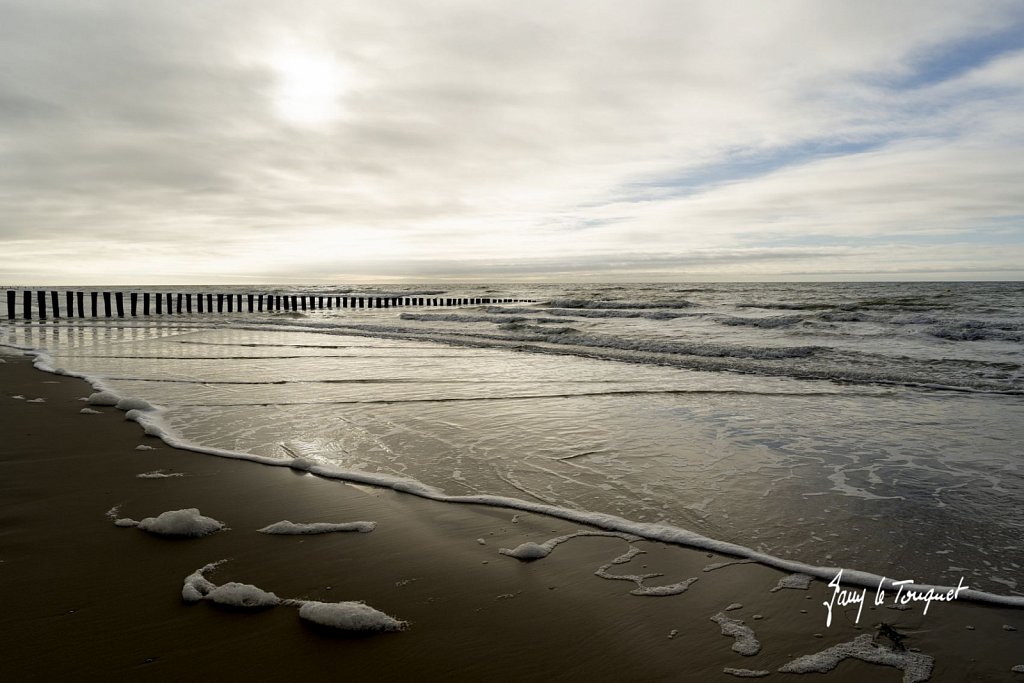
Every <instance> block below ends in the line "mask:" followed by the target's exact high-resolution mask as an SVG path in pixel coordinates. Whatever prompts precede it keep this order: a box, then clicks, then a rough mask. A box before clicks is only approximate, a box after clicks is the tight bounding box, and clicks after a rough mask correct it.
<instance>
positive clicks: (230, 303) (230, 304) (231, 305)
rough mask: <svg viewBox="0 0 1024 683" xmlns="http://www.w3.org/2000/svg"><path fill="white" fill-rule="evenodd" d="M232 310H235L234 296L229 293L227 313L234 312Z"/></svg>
mask: <svg viewBox="0 0 1024 683" xmlns="http://www.w3.org/2000/svg"><path fill="white" fill-rule="evenodd" d="M234 312H235V297H234V296H233V295H231V294H228V313H234Z"/></svg>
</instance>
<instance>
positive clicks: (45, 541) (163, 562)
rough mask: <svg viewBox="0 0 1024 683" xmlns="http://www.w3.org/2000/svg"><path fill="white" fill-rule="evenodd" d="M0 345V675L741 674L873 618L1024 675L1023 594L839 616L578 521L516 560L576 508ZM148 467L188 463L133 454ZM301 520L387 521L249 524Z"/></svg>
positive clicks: (869, 671)
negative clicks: (436, 491)
mask: <svg viewBox="0 0 1024 683" xmlns="http://www.w3.org/2000/svg"><path fill="white" fill-rule="evenodd" d="M0 358H3V359H4V360H5V361H6V362H5V363H2V364H0V605H2V611H0V642H2V643H3V652H2V655H0V680H39V681H48V680H81V681H93V680H95V681H107V680H182V679H186V680H200V679H203V680H205V679H213V678H217V679H220V680H226V681H232V680H243V679H249V680H251V679H254V678H255V679H257V680H274V679H277V678H284V677H286V676H287V677H288V678H289V679H295V680H302V679H311V680H329V679H330V680H333V679H336V678H338V677H345V678H348V679H355V680H362V679H368V678H370V677H373V678H375V679H379V680H412V679H416V680H467V681H469V680H473V681H479V680H488V681H522V680H563V681H584V680H585V681H661V680H665V681H668V680H673V681H679V680H693V681H703V680H723V681H728V680H736V679H735V678H734V677H733V676H731V675H729V674H727V673H724V669H725V668H727V667H731V668H735V669H749V670H760V671H767V672H771V673H770V675H769V676H767V678H768V679H769V680H792V681H803V680H806V679H807V676H806V675H800V674H792V673H779V672H778V669H779V668H780V667H782V666H783V665H785V664H786V663H787V662H789V661H791V660H793V659H795V658H796V657H799V656H801V655H806V654H812V653H815V652H819V651H821V650H824V649H826V648H828V647H830V646H833V645H836V644H839V643H845V642H849V641H851V640H853V639H854V638H855V637H857V636H860V635H863V634H869V635H871V636H875V634H876V631H875V628H874V627H875V625H876V624H878V623H879V622H886V623H888V624H891V625H893V626H894V627H895V628H896V629H897V631H898V632H899V633H901V634H903V635H905V636H906V639H905V640H904V644H905V645H906V646H907V647H908V648H912V649H918V650H920V651H921V652H922V653H923V654H926V655H930V656H932V657H934V658H935V663H934V671H933V673H932V676H931V680H935V681H953V680H1015V679H1016V680H1024V676H1022V675H1021V674H1015V673H1012V672H1011V667H1013V666H1014V665H1019V664H1022V663H1024V655H1020V654H1019V653H1021V652H1024V610H1014V609H1003V608H995V607H990V606H984V605H977V604H970V603H967V602H963V601H959V602H954V603H949V604H946V603H936V604H933V605H932V606H931V608H930V610H929V613H928V614H927V615H923V614H922V613H921V611H922V608H921V606H920V605H917V604H915V605H911V606H910V608H909V609H904V610H896V609H891V608H890V607H888V606H883V607H872V606H870V605H868V606H865V607H864V612H863V614H862V616H861V619H860V623H859V625H855V624H853V623H852V622H853V618H854V615H855V614H856V608H855V607H851V608H849V609H847V610H846V611H845V612H843V613H839V610H838V608H836V610H837V613H836V616H835V617H834V618H833V623H832V626H831V627H830V628H826V626H825V616H826V614H825V608H824V606H823V605H822V602H823V601H826V600H828V598H829V596H830V595H831V591H832V589H831V588H829V587H827V586H826V585H825V582H823V581H814V582H813V583H812V584H811V585H810V588H809V589H808V590H794V589H785V590H779V591H776V592H771V589H772V588H773V587H774V586H775V585H776V584H777V583H778V581H779V580H780V579H781V578H782V577H783V576H784V574H783V573H781V572H779V571H777V570H774V569H770V568H767V567H762V566H759V565H756V564H738V565H732V566H728V567H724V568H721V569H717V570H714V571H703V570H704V568H706V567H708V566H709V565H712V564H714V563H720V562H727V561H729V560H730V559H732V558H728V557H724V556H721V555H714V554H710V553H706V552H703V551H698V550H693V549H687V548H679V547H674V546H666V545H664V544H660V543H652V542H646V541H637V542H634V543H632V544H627V542H626V541H624V540H622V539H618V538H605V537H582V538H575V539H573V540H571V541H568V542H566V543H564V544H562V545H559V546H558V547H557V548H555V550H554V551H553V552H552V553H551V554H550V555H549V556H548V557H546V558H544V559H542V560H538V561H535V562H530V563H525V562H520V561H518V560H516V559H513V558H510V557H506V556H503V555H501V554H499V553H498V549H499V548H514V547H516V546H518V545H519V544H520V543H523V542H525V541H534V542H537V543H541V542H543V541H545V540H547V539H549V538H552V537H554V536H559V535H562V534H569V533H573V532H576V531H579V530H581V528H583V527H580V525H577V524H571V523H568V522H565V521H562V520H557V519H551V518H547V517H543V516H539V515H532V514H523V513H516V512H515V511H513V510H503V509H496V508H488V507H481V506H472V505H453V504H446V503H437V502H433V501H428V500H423V499H419V498H416V497H413V496H410V495H405V494H400V493H396V492H394V491H391V490H381V489H375V488H370V487H363V486H354V485H348V484H343V483H339V482H337V481H328V480H323V479H319V478H317V477H315V476H312V475H309V474H303V473H297V472H295V471H292V470H287V469H284V468H273V467H265V466H261V465H258V464H255V463H251V462H244V461H235V460H229V459H223V458H217V457H213V456H209V455H201V454H196V453H192V452H189V451H183V450H178V449H173V448H170V447H168V446H166V445H165V444H163V443H162V442H161V441H159V440H157V439H155V438H153V437H149V436H145V435H144V434H143V432H142V430H141V429H140V427H139V426H138V425H137V424H135V423H132V422H128V421H126V420H125V418H124V413H122V412H121V411H119V410H116V409H114V408H97V407H95V406H93V407H92V408H93V409H95V410H97V411H99V413H100V414H82V413H81V412H80V411H81V409H82V408H84V407H86V405H87V404H85V403H84V402H82V401H81V400H80V399H81V398H82V397H85V396H88V395H89V394H90V393H91V391H92V390H91V388H90V387H89V386H88V385H87V384H86V383H84V382H82V381H80V380H76V379H72V378H68V377H63V376H54V375H49V374H46V373H42V372H40V371H37V370H35V369H34V368H33V367H32V366H31V364H30V362H29V361H28V360H27V359H25V358H23V357H18V356H14V355H0ZM17 397H21V398H17ZM36 399H43V401H37V400H36ZM139 445H145V446H150V447H152V448H153V450H137V449H136V447H137V446H139ZM155 470H163V471H164V472H165V473H182V474H184V475H185V476H182V477H171V478H162V479H140V478H138V477H137V476H136V475H138V474H140V473H144V472H151V471H155ZM114 506H120V515H121V516H126V517H131V518H134V519H142V518H143V517H148V516H155V515H158V514H159V513H161V512H164V511H167V510H177V509H182V508H192V507H195V508H198V509H199V510H200V511H201V512H202V514H204V515H207V516H210V517H213V518H215V519H217V520H221V521H223V522H225V523H226V524H227V525H228V527H229V529H228V530H226V531H221V532H218V533H215V534H212V535H210V536H207V537H203V538H189V539H174V538H167V537H160V536H155V535H152V534H148V533H146V532H144V531H141V530H139V529H134V528H120V527H117V526H115V525H114V524H113V522H112V521H111V519H109V518H108V517H107V516H106V514H105V513H106V512H107V511H108V510H110V509H111V508H112V507H114ZM286 519H287V520H291V521H293V522H352V521H360V520H366V521H374V522H376V523H377V527H376V529H375V530H374V531H372V532H370V533H331V534H323V535H315V536H271V535H266V534H261V533H257V531H256V530H257V529H259V528H261V527H264V526H266V525H268V524H272V523H274V522H278V521H281V520H286ZM478 539H482V540H483V541H484V542H483V543H481V542H480V541H479V540H478ZM630 547H634V548H638V549H640V550H642V551H644V554H641V555H638V556H637V557H635V558H633V559H632V560H631V561H630V562H628V563H624V564H620V565H615V566H613V567H611V568H610V569H609V570H608V571H609V572H611V573H616V574H639V573H654V572H660V573H662V574H664V576H663V577H661V578H657V579H651V580H648V581H647V582H646V585H662V584H672V583H676V582H678V581H682V580H684V579H687V578H691V577H696V578H697V581H696V582H695V583H693V584H692V585H691V586H690V587H689V589H688V590H687V591H686V592H684V593H681V594H678V595H672V596H666V597H646V596H636V595H631V594H630V592H629V591H630V590H631V589H632V588H634V587H635V585H634V584H633V583H631V582H628V581H616V580H605V579H602V578H599V577H598V576H595V574H594V572H595V570H597V569H598V568H599V567H601V566H602V565H606V564H608V563H609V562H610V561H611V560H612V559H613V558H616V557H618V556H620V555H622V554H623V553H625V552H626V551H627V550H628V549H629V548H630ZM224 559H226V560H227V562H225V563H224V564H222V565H220V566H219V567H218V568H217V569H216V570H215V571H213V572H212V573H210V574H209V578H210V579H211V580H212V581H213V582H214V583H217V584H222V583H225V582H228V581H238V582H241V583H246V584H254V585H256V586H258V587H260V588H262V589H263V590H267V591H273V592H274V593H275V594H277V595H278V596H280V597H282V598H301V599H308V600H319V601H324V602H337V601H345V600H361V601H365V602H366V603H367V604H369V605H371V606H372V607H374V608H376V609H378V610H381V611H383V612H386V613H387V614H389V615H392V616H394V617H396V618H398V619H403V620H407V621H408V622H409V623H410V626H409V628H408V629H407V630H405V631H402V632H397V633H374V634H353V633H351V632H348V633H346V632H339V631H335V630H332V629H327V628H324V627H317V626H313V625H311V624H309V623H308V622H305V621H303V620H301V619H300V618H299V616H298V610H297V609H295V608H294V607H290V606H279V607H274V608H271V609H267V610H258V611H248V610H241V609H237V608H224V607H219V606H216V605H213V604H212V603H208V602H202V603H199V604H188V603H185V602H183V601H182V599H181V587H182V581H183V580H184V578H185V577H186V576H188V575H189V574H191V573H192V572H194V571H195V570H197V569H198V568H200V567H202V566H203V565H205V564H207V563H210V562H215V561H218V560H224ZM869 599H870V595H869ZM733 603H739V604H740V605H742V606H741V607H739V608H737V609H734V610H730V611H727V612H725V615H726V616H728V617H730V618H734V619H741V620H743V621H744V622H745V624H746V625H747V626H749V627H751V628H752V629H753V630H754V632H755V634H756V637H757V639H758V641H759V642H760V645H761V648H760V651H759V652H758V653H757V654H756V655H754V656H742V655H740V654H737V653H736V652H734V651H733V650H732V646H733V643H734V642H735V641H734V639H733V638H731V637H727V636H723V635H722V633H721V628H720V626H719V625H718V624H716V623H714V622H713V621H711V617H712V616H714V615H716V614H717V613H719V612H722V611H723V610H725V609H726V607H728V606H729V605H731V604H733ZM754 615H759V616H760V617H761V618H759V619H754ZM1004 626H1005V627H1009V628H1004ZM968 627H973V628H968ZM1010 629H1016V630H1010ZM875 642H877V643H878V646H879V647H887V646H888V645H889V641H888V640H887V639H886V638H884V637H875ZM819 677H820V675H815V674H811V675H810V679H809V680H818V679H819ZM868 677H872V678H873V679H874V680H877V681H900V680H904V675H903V672H901V671H900V670H898V669H896V668H892V667H888V666H881V665H877V664H870V663H866V662H862V661H858V660H854V659H847V660H845V661H842V662H841V663H840V664H839V665H838V666H837V667H836V668H835V669H834V670H833V671H832V672H831V673H829V674H827V678H826V679H822V680H829V681H860V680H865V679H866V678H868Z"/></svg>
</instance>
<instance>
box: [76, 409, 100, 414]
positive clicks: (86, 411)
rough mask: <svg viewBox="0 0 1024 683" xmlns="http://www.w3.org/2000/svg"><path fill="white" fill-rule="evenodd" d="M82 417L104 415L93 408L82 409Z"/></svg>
mask: <svg viewBox="0 0 1024 683" xmlns="http://www.w3.org/2000/svg"><path fill="white" fill-rule="evenodd" d="M78 412H80V413H81V414H82V415H102V414H103V412H102V411H99V410H93V409H92V408H82V409H81V410H79V411H78Z"/></svg>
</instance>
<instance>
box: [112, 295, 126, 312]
mask: <svg viewBox="0 0 1024 683" xmlns="http://www.w3.org/2000/svg"><path fill="white" fill-rule="evenodd" d="M114 300H115V302H116V303H117V317H118V318H123V317H124V294H123V293H122V292H117V293H115V294H114Z"/></svg>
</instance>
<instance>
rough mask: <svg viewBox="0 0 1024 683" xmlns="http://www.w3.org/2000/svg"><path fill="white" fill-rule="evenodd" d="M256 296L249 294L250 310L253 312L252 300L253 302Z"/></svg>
mask: <svg viewBox="0 0 1024 683" xmlns="http://www.w3.org/2000/svg"><path fill="white" fill-rule="evenodd" d="M254 298H255V297H254V295H252V294H250V295H249V312H250V313H252V302H253V299H254Z"/></svg>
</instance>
